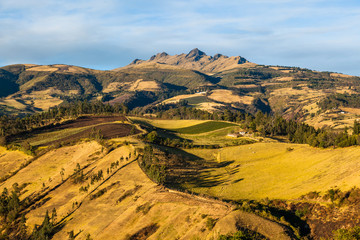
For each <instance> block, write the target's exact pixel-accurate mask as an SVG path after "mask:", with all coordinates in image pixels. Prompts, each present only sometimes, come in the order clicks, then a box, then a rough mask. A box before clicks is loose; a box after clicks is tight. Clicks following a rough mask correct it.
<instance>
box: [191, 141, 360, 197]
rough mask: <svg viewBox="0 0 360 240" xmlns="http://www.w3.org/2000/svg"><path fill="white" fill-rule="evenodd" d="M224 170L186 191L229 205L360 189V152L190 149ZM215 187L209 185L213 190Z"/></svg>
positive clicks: (265, 146) (296, 147)
mask: <svg viewBox="0 0 360 240" xmlns="http://www.w3.org/2000/svg"><path fill="white" fill-rule="evenodd" d="M186 151H187V152H189V153H192V154H194V155H197V156H199V157H201V158H204V159H208V160H212V161H218V160H219V159H220V162H221V163H223V165H224V167H220V168H212V169H207V170H206V171H204V172H202V173H201V174H202V176H203V177H204V182H198V183H189V184H187V186H186V187H187V188H190V189H192V190H193V191H195V192H199V193H206V194H210V195H215V196H219V197H222V198H227V199H241V198H247V199H261V198H266V197H268V198H283V199H292V198H297V197H299V196H301V195H302V194H305V193H308V192H310V191H326V190H328V189H330V188H331V187H339V188H341V189H349V188H351V187H353V186H356V185H359V183H360V174H359V167H360V148H359V147H350V148H342V149H318V148H312V147H309V146H307V145H300V144H286V143H256V144H252V145H244V146H237V147H228V148H223V149H217V150H209V149H189V150H186ZM209 183H211V184H209Z"/></svg>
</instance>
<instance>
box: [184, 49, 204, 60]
mask: <svg viewBox="0 0 360 240" xmlns="http://www.w3.org/2000/svg"><path fill="white" fill-rule="evenodd" d="M202 56H206V53H204V52H203V51H200V50H199V49H198V48H194V49H193V50H191V51H190V52H189V53H188V54H187V55H186V58H195V60H198V59H199V58H201V57H202Z"/></svg>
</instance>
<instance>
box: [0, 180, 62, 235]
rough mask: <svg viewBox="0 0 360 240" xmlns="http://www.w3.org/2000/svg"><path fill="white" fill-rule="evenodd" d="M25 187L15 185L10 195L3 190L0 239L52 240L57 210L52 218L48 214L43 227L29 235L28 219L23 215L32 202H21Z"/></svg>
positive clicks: (27, 200) (0, 211)
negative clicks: (21, 193)
mask: <svg viewBox="0 0 360 240" xmlns="http://www.w3.org/2000/svg"><path fill="white" fill-rule="evenodd" d="M24 187H25V185H22V186H19V185H18V184H17V183H15V184H14V185H13V190H12V191H11V193H9V191H8V189H7V188H4V189H3V192H2V193H1V195H0V239H6V240H11V239H17V240H25V239H26V240H29V239H31V240H45V239H50V237H51V236H52V234H53V233H54V228H55V221H56V210H55V208H54V209H53V211H52V214H51V217H50V216H49V213H48V212H46V214H45V217H44V220H43V222H42V224H41V225H35V227H34V229H33V231H32V233H31V234H30V235H29V234H28V230H27V226H26V218H25V214H24V213H23V212H24V210H25V209H26V208H28V207H29V206H30V205H31V201H30V200H29V199H28V198H25V199H24V200H23V201H20V199H19V196H20V192H21V190H22V189H23V188H24Z"/></svg>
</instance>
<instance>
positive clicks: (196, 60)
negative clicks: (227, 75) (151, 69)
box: [130, 48, 249, 73]
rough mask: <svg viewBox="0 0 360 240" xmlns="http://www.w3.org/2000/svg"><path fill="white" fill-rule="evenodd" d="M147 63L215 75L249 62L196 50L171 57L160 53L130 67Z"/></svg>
mask: <svg viewBox="0 0 360 240" xmlns="http://www.w3.org/2000/svg"><path fill="white" fill-rule="evenodd" d="M146 63H159V64H165V65H172V66H178V67H180V68H184V69H190V70H197V71H202V72H204V73H214V72H219V71H222V70H225V69H231V68H237V67H239V65H241V64H244V63H249V62H248V61H247V60H246V59H245V58H243V57H240V56H236V57H235V56H233V57H228V56H226V55H222V54H220V53H217V54H215V55H214V56H208V55H206V53H205V52H203V51H201V50H199V49H198V48H194V49H192V50H191V51H190V52H189V53H187V54H186V53H182V54H179V55H169V54H167V53H166V52H160V53H157V54H156V55H153V56H152V57H151V58H150V59H149V60H145V61H143V60H135V61H133V62H132V63H131V64H130V66H132V65H134V64H136V65H139V66H141V64H146Z"/></svg>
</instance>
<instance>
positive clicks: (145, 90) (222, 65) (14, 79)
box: [0, 49, 360, 129]
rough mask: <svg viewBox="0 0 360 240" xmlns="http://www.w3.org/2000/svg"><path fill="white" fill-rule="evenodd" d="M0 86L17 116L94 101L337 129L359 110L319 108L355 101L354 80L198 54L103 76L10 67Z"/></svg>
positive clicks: (6, 107)
mask: <svg viewBox="0 0 360 240" xmlns="http://www.w3.org/2000/svg"><path fill="white" fill-rule="evenodd" d="M0 79H1V81H0V86H1V91H0V97H1V96H2V98H1V99H0V113H1V114H15V115H25V114H28V113H34V112H39V111H44V110H47V109H49V108H51V107H54V106H58V105H59V104H64V103H68V102H74V101H77V100H88V101H95V100H100V101H103V102H106V103H109V104H112V105H115V104H125V105H126V106H127V107H128V108H129V109H130V110H133V109H135V111H136V112H141V113H142V114H147V113H149V112H150V113H151V112H152V111H153V110H151V109H154V108H156V106H159V105H168V106H169V107H171V106H172V105H174V104H180V105H181V104H185V105H187V106H189V107H193V108H197V109H201V110H204V111H209V112H216V111H224V110H226V109H228V110H237V111H243V112H247V113H250V114H255V113H256V112H257V111H263V112H266V113H271V114H277V115H282V116H284V117H285V118H287V119H294V118H295V119H297V120H298V121H303V122H306V123H308V124H311V125H313V126H315V127H317V128H320V127H324V126H328V127H331V128H335V129H343V128H345V127H350V126H351V125H352V123H353V122H354V120H355V119H357V114H358V109H359V106H357V105H356V104H353V103H352V104H349V103H347V102H346V101H348V100H349V101H353V100H351V99H350V98H349V99H345V100H344V97H340V98H341V99H342V100H341V101H337V100H336V101H337V103H336V104H333V105H332V106H333V107H332V108H327V107H324V104H322V105H321V103H322V102H326V101H327V99H330V100H332V99H334V96H337V94H344V95H346V94H347V95H351V96H352V97H351V98H356V97H357V96H358V92H359V89H360V85H359V84H360V81H359V77H355V76H349V75H344V74H339V73H331V72H317V71H312V70H309V69H301V68H297V67H281V66H264V65H258V64H255V63H250V62H248V61H247V60H246V59H244V58H242V57H226V56H223V55H221V54H217V55H215V56H208V55H206V54H205V53H204V52H202V51H200V50H199V49H193V50H192V51H190V52H189V53H188V54H179V55H173V56H171V55H168V54H166V53H159V54H156V55H154V56H153V57H151V58H150V59H149V60H135V61H134V62H133V63H131V64H129V65H128V66H126V67H122V68H117V69H114V70H111V71H100V70H94V69H87V68H82V67H77V66H69V65H63V64H54V65H48V66H40V65H31V64H18V65H10V66H5V67H2V68H0ZM338 98H339V97H338ZM345 98H346V96H345ZM332 101H335V100H332ZM329 106H330V105H329Z"/></svg>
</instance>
